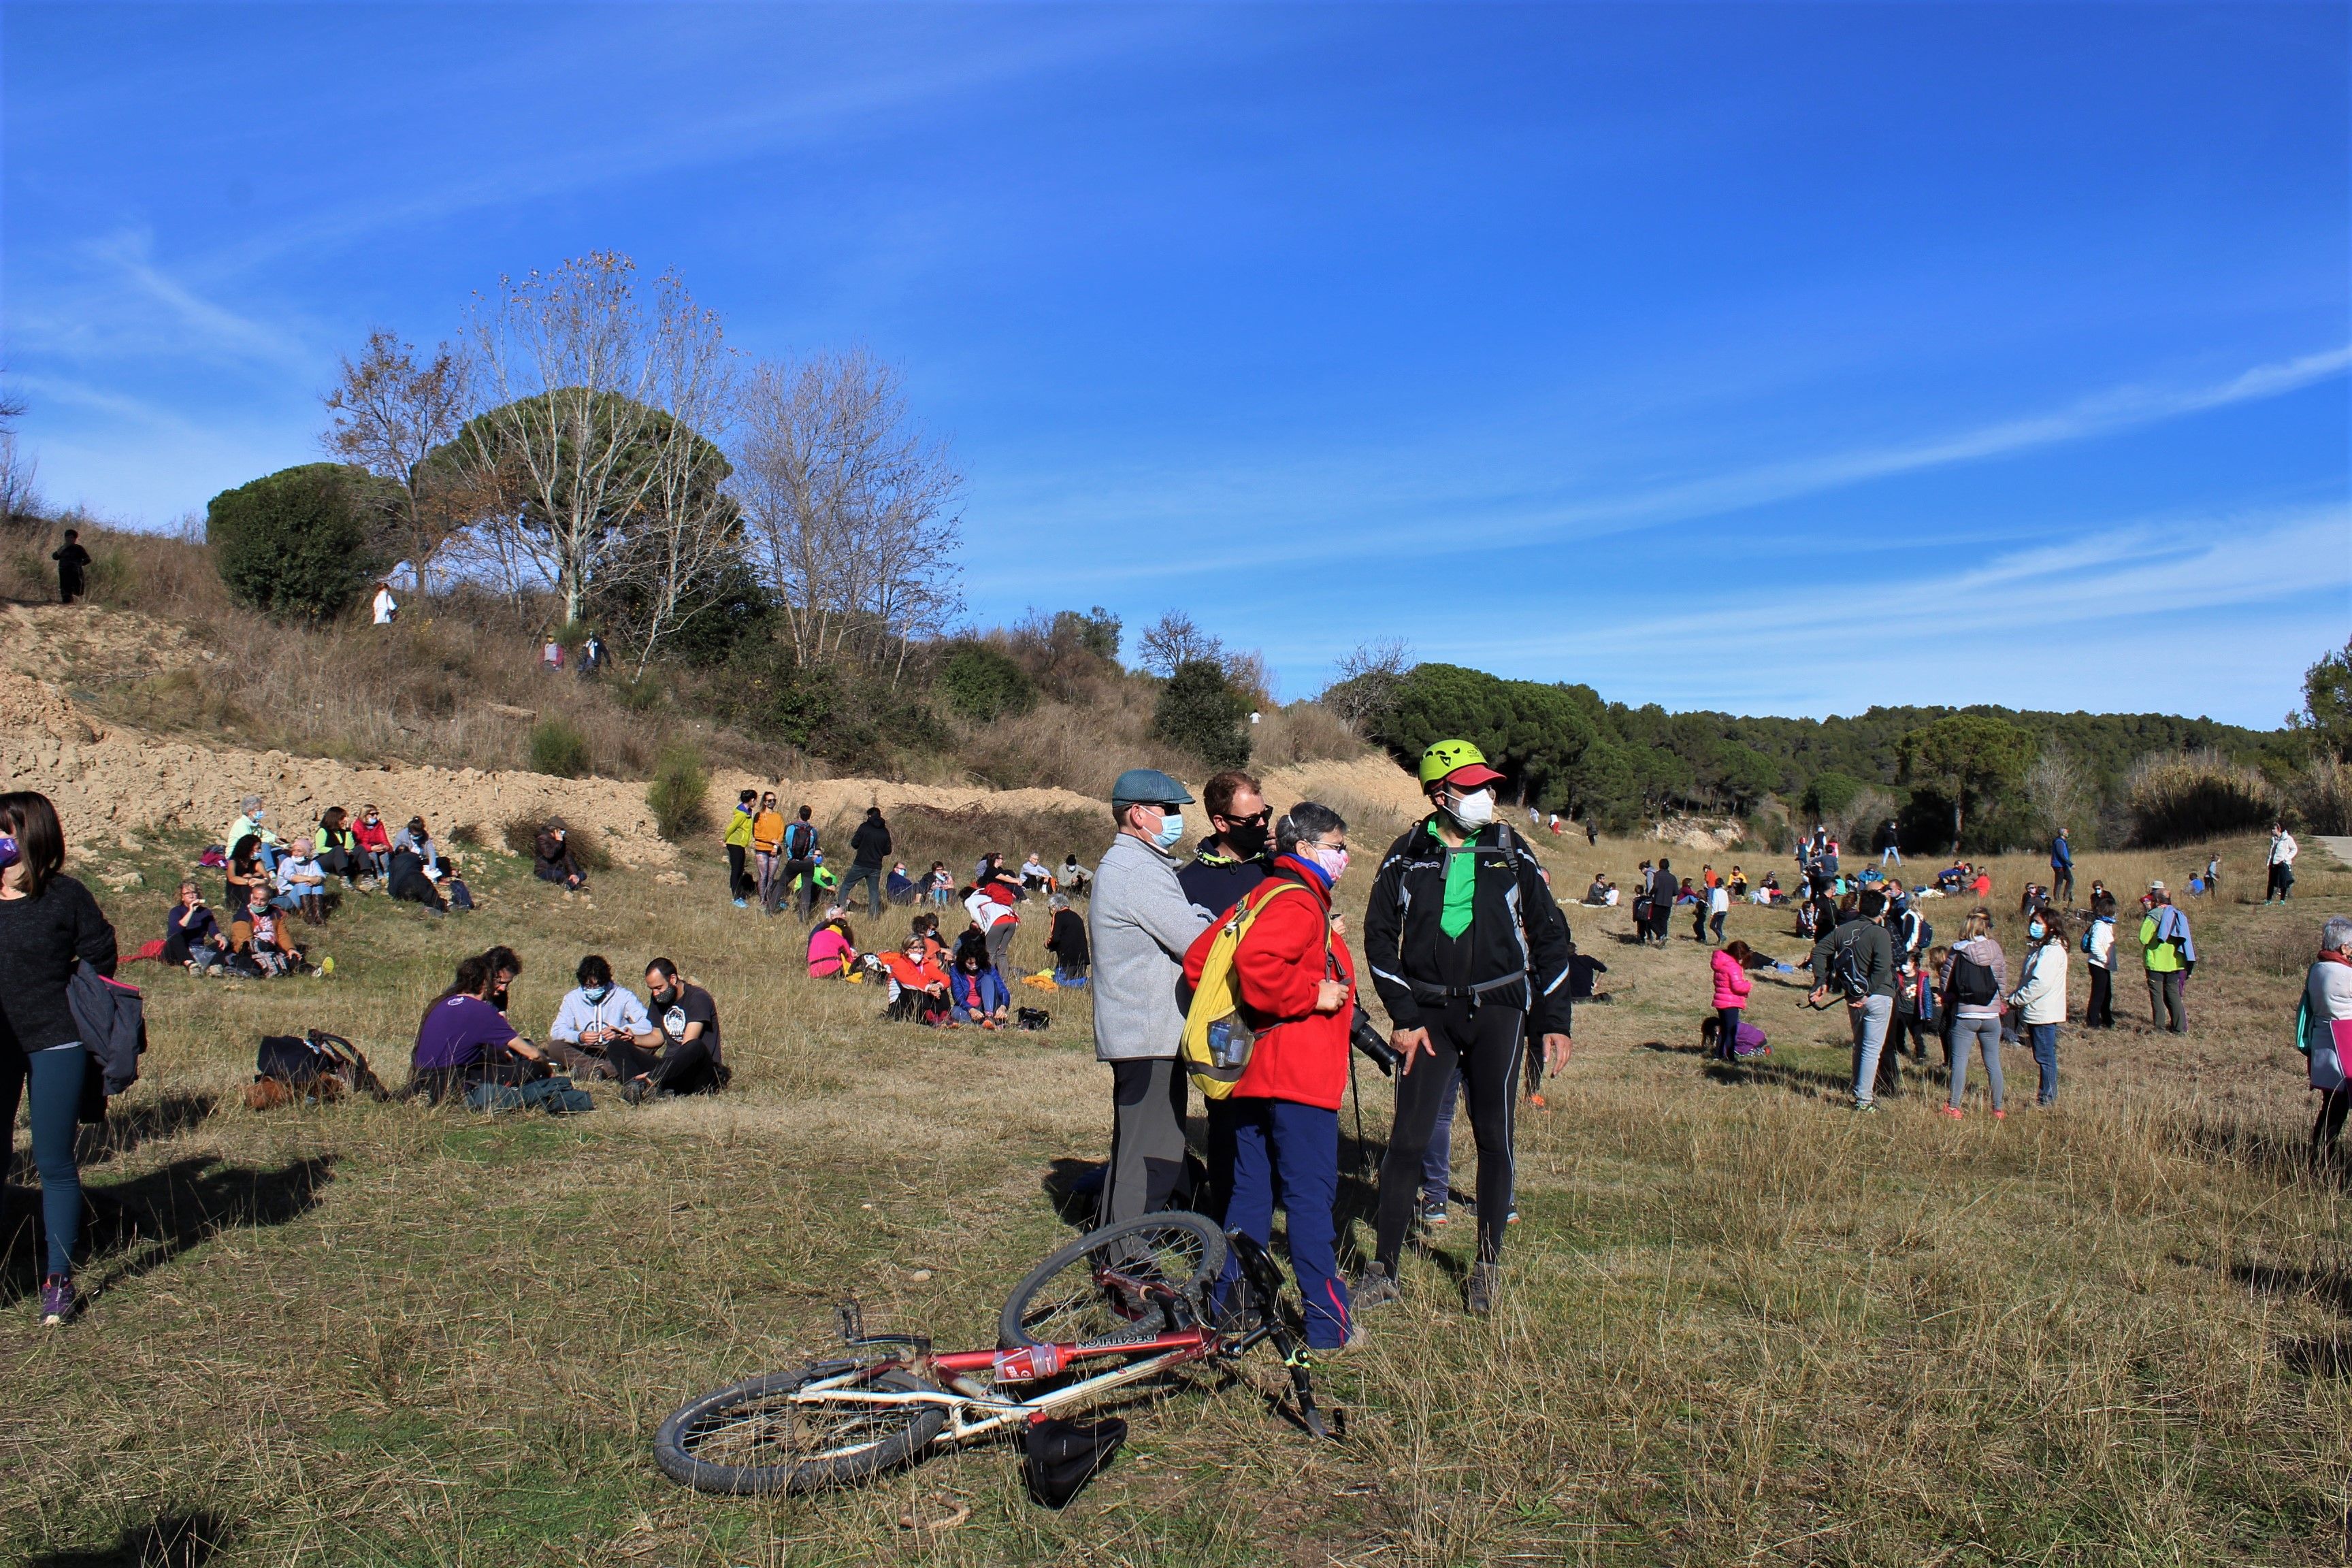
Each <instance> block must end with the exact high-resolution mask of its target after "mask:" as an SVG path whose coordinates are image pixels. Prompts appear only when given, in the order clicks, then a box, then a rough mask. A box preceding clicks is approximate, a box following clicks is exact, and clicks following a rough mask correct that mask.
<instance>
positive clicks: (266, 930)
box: [229, 886, 308, 979]
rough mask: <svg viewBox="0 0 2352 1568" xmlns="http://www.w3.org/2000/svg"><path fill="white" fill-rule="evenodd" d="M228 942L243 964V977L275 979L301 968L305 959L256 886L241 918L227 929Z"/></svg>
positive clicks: (266, 894) (276, 913)
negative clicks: (247, 974)
mask: <svg viewBox="0 0 2352 1568" xmlns="http://www.w3.org/2000/svg"><path fill="white" fill-rule="evenodd" d="M229 941H230V943H231V945H232V946H233V947H234V948H235V949H236V952H237V954H238V956H239V957H241V958H242V959H244V961H245V963H244V964H243V965H240V967H242V968H244V969H245V971H246V973H250V974H253V975H255V976H257V977H261V978H268V979H275V978H278V977H279V976H282V975H287V974H292V973H296V972H297V971H299V970H300V969H301V968H303V967H304V964H305V961H306V959H307V957H308V955H307V954H305V953H304V952H303V951H302V949H301V948H300V947H299V946H297V945H296V943H295V942H294V939H293V938H292V937H291V936H289V935H288V934H287V931H286V927H285V924H284V921H283V917H281V916H280V915H279V914H278V910H277V909H276V908H275V907H273V906H272V905H271V903H270V901H269V895H268V891H267V890H265V889H262V888H261V887H259V886H256V887H255V888H254V889H253V890H252V891H251V892H250V893H249V894H247V903H246V906H245V913H244V915H243V916H242V917H241V918H240V919H238V920H237V921H235V922H234V923H233V924H232V925H231V926H230V927H229Z"/></svg>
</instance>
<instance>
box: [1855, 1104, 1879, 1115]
mask: <svg viewBox="0 0 2352 1568" xmlns="http://www.w3.org/2000/svg"><path fill="white" fill-rule="evenodd" d="M1876 1110H1878V1101H1876V1100H1855V1101H1854V1102H1853V1113H1854V1114H1855V1115H1856V1116H1865V1115H1870V1114H1873V1113H1874V1112H1876Z"/></svg>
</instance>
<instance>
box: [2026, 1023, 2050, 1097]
mask: <svg viewBox="0 0 2352 1568" xmlns="http://www.w3.org/2000/svg"><path fill="white" fill-rule="evenodd" d="M2025 1033H2026V1037H2027V1038H2029V1039H2031V1040H2032V1042H2033V1065H2034V1067H2035V1068H2038V1069H2040V1072H2041V1075H2042V1092H2041V1094H2039V1095H2038V1096H2036V1097H2035V1103H2036V1104H2038V1105H2048V1104H2050V1103H2051V1102H2052V1101H2053V1100H2056V1099H2057V1098H2058V1026H2057V1025H2055V1024H2028V1025H2026V1026H2025Z"/></svg>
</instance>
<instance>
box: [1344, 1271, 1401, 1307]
mask: <svg viewBox="0 0 2352 1568" xmlns="http://www.w3.org/2000/svg"><path fill="white" fill-rule="evenodd" d="M1350 1294H1351V1297H1352V1299H1353V1300H1354V1302H1355V1308H1356V1310H1357V1311H1359V1312H1369V1311H1371V1310H1373V1309H1375V1308H1378V1307H1385V1306H1387V1305H1388V1304H1389V1303H1390V1302H1391V1301H1402V1300H1404V1292H1403V1291H1402V1290H1400V1289H1397V1279H1396V1275H1395V1273H1394V1272H1392V1271H1391V1270H1390V1269H1388V1268H1384V1267H1382V1266H1381V1265H1380V1264H1378V1263H1368V1264H1366V1265H1365V1266H1364V1271H1363V1272H1362V1273H1361V1274H1359V1275H1357V1276H1356V1284H1355V1289H1354V1290H1353V1291H1352V1292H1351V1293H1350Z"/></svg>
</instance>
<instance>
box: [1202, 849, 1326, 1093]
mask: <svg viewBox="0 0 2352 1568" xmlns="http://www.w3.org/2000/svg"><path fill="white" fill-rule="evenodd" d="M1294 889H1295V890H1297V891H1298V892H1300V893H1305V892H1306V891H1307V889H1305V888H1303V887H1300V886H1299V884H1297V882H1288V881H1270V882H1261V883H1260V884H1258V889H1255V890H1253V891H1252V892H1251V893H1250V894H1249V896H1248V897H1246V898H1244V899H1243V900H1242V901H1241V902H1240V903H1238V904H1235V905H1234V908H1233V911H1232V912H1231V913H1229V914H1228V915H1226V916H1225V918H1224V919H1223V921H1219V922H1218V923H1217V925H1216V927H1215V931H1216V934H1215V935H1214V936H1213V937H1212V938H1211V939H1210V942H1209V953H1208V957H1207V958H1206V959H1204V960H1203V961H1202V964H1201V983H1200V984H1198V985H1197V986H1195V987H1193V990H1192V1007H1191V1008H1190V1010H1188V1011H1187V1012H1186V1013H1185V1015H1184V1040H1183V1045H1182V1047H1181V1049H1179V1051H1178V1052H1177V1054H1178V1056H1179V1057H1181V1058H1182V1059H1183V1063H1184V1069H1185V1071H1187V1072H1189V1073H1190V1074H1192V1081H1193V1082H1194V1083H1195V1084H1197V1085H1199V1086H1200V1090H1201V1092H1202V1095H1204V1096H1206V1097H1207V1098H1208V1099H1211V1100H1223V1099H1225V1098H1227V1097H1228V1096H1230V1095H1231V1094H1232V1093H1233V1092H1234V1085H1235V1084H1237V1083H1239V1082H1240V1081H1241V1079H1242V1074H1243V1073H1244V1072H1246V1071H1248V1070H1249V1063H1250V1055H1251V1053H1252V1052H1253V1051H1254V1050H1255V1048H1256V1047H1257V1030H1256V1029H1255V1028H1254V1027H1252V1026H1251V1025H1250V1023H1249V1021H1248V1020H1247V1018H1245V1017H1244V1016H1243V1013H1242V992H1241V982H1240V980H1239V979H1238V978H1237V977H1236V976H1235V975H1234V953H1235V952H1238V951H1239V950H1240V948H1241V945H1242V938H1243V937H1244V936H1246V935H1247V934H1248V933H1249V929H1250V927H1252V926H1253V925H1255V924H1256V923H1257V917H1258V915H1259V913H1260V912H1261V911H1263V910H1265V907H1266V905H1268V904H1270V903H1272V902H1274V900H1276V899H1277V898H1280V897H1281V896H1282V895H1283V894H1284V893H1286V892H1289V891H1292V890H1294ZM1310 896H1311V895H1310ZM1325 929H1326V931H1327V932H1328V929H1329V928H1328V926H1327V927H1326V928H1325ZM1324 940H1325V942H1327V943H1328V942H1329V940H1330V938H1329V937H1328V935H1326V937H1325V938H1324ZM1327 959H1328V949H1327Z"/></svg>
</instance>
